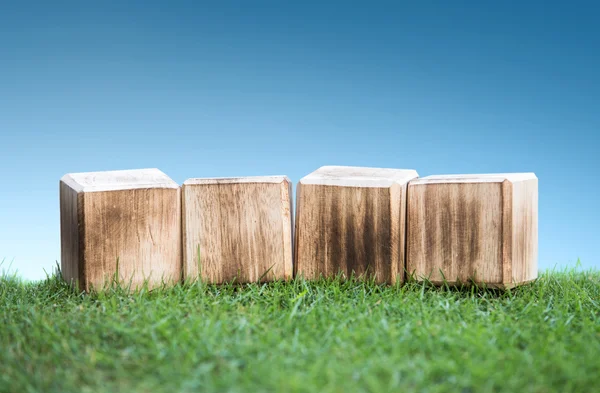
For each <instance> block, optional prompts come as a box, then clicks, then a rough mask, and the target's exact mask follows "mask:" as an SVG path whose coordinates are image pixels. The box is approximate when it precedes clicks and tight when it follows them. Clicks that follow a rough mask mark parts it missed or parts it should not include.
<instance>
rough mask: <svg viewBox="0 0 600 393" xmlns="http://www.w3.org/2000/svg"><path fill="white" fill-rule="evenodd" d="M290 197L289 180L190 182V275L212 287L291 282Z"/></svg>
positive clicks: (186, 218) (186, 229) (186, 240)
mask: <svg viewBox="0 0 600 393" xmlns="http://www.w3.org/2000/svg"><path fill="white" fill-rule="evenodd" d="M290 195H291V182H290V181H289V179H288V178H287V177H285V176H260V177H242V178H223V179H189V180H187V181H186V182H185V183H184V184H183V247H184V258H183V264H184V274H185V276H186V277H187V278H188V279H191V280H194V279H197V278H200V279H202V280H204V281H205V282H208V283H224V282H236V283H249V282H257V281H259V280H260V281H262V282H265V281H272V280H276V279H288V278H291V277H292V218H291V217H292V216H291V211H292V205H291V199H290Z"/></svg>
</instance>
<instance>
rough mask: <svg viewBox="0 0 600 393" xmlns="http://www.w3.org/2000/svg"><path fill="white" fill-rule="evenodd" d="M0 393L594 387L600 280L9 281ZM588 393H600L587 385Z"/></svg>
mask: <svg viewBox="0 0 600 393" xmlns="http://www.w3.org/2000/svg"><path fill="white" fill-rule="evenodd" d="M0 366H1V367H2V370H1V373H0V391H1V392H38V391H39V392H91V391H105V392H116V391H121V392H196V391H208V392H211V391H219V392H260V391H282V392H311V393H314V392H387V391H402V392H411V391H427V392H441V391H456V392H511V393H514V392H550V391H556V392H591V391H594V390H595V389H597V388H598V387H599V386H600V272H598V271H587V272H584V271H575V270H568V271H561V272H556V271H555V272H547V273H543V274H541V276H540V278H539V279H538V280H537V281H536V282H534V283H533V284H530V285H527V286H525V287H521V288H517V289H514V290H512V291H507V292H500V291H495V290H485V289H475V288H470V289H462V290H458V289H451V288H444V287H442V288H434V287H431V286H429V285H426V284H417V283H409V284H407V285H404V286H400V285H398V286H392V287H389V286H379V285H375V284H373V283H364V282H359V281H346V282H342V281H340V280H330V281H320V282H305V281H303V280H296V281H294V282H291V283H273V284H265V285H259V284H251V285H244V286H235V285H226V286H207V285H204V284H202V283H195V284H186V285H180V286H177V287H175V288H165V289H159V290H155V291H151V292H148V291H139V292H137V293H133V294H128V293H125V292H124V291H122V290H119V289H118V288H117V289H113V290H110V291H107V292H106V293H96V294H90V295H82V294H78V293H76V292H74V291H72V290H70V289H69V288H68V287H67V286H66V285H65V284H64V283H62V282H61V281H60V280H59V279H58V278H56V277H51V278H49V279H47V280H46V281H43V282H39V283H33V284H31V283H22V282H20V281H19V280H17V279H14V278H10V277H4V278H2V279H0ZM594 387H595V388H594Z"/></svg>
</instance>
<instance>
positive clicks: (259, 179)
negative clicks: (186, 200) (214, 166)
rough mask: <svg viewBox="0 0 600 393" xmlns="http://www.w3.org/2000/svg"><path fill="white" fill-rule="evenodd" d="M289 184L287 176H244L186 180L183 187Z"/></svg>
mask: <svg viewBox="0 0 600 393" xmlns="http://www.w3.org/2000/svg"><path fill="white" fill-rule="evenodd" d="M284 181H287V182H290V179H289V178H288V177H287V176H245V177H210V178H194V179H187V180H186V181H185V182H183V185H184V186H191V185H208V184H241V183H275V184H278V183H283V182H284Z"/></svg>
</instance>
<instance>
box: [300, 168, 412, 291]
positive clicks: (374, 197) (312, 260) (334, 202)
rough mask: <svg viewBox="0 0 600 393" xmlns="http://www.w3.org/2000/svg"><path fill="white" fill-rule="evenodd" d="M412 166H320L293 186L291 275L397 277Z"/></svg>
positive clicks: (400, 275) (384, 279)
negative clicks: (294, 195) (394, 167)
mask: <svg viewBox="0 0 600 393" xmlns="http://www.w3.org/2000/svg"><path fill="white" fill-rule="evenodd" d="M417 176H418V175H417V173H416V172H415V171H413V170H396V169H388V168H383V169H380V168H361V167H322V168H320V169H318V170H317V171H315V172H313V173H311V174H310V175H308V176H306V177H305V178H303V179H302V180H301V181H300V182H299V184H298V187H297V191H296V192H297V204H296V205H297V208H296V233H295V239H296V241H295V265H294V270H295V274H296V275H302V276H303V277H305V278H308V279H317V278H319V277H320V276H324V277H334V276H336V275H338V274H340V273H341V274H342V275H343V276H345V277H349V276H350V275H352V274H354V276H355V277H365V278H368V277H374V278H375V280H376V281H377V282H379V283H394V282H396V281H397V280H400V281H402V280H403V276H404V253H405V251H404V239H405V236H404V232H405V216H406V214H405V213H406V205H405V203H406V188H407V183H408V181H409V180H410V179H414V178H416V177H417Z"/></svg>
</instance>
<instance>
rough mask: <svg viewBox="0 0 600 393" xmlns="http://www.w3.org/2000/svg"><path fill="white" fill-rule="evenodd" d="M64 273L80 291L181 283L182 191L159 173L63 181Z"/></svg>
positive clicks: (86, 175)
mask: <svg viewBox="0 0 600 393" xmlns="http://www.w3.org/2000/svg"><path fill="white" fill-rule="evenodd" d="M60 227H61V251H62V252H61V269H62V274H63V277H64V278H65V279H66V280H67V281H69V282H72V283H75V284H78V286H79V288H80V289H81V290H86V291H87V290H89V289H90V288H91V287H92V286H93V287H94V288H97V289H100V288H101V287H103V286H104V284H105V283H107V282H109V281H110V280H114V278H115V273H116V272H117V261H118V277H119V281H120V284H121V285H123V286H129V285H131V288H136V287H139V286H140V285H141V284H142V283H143V282H144V280H147V281H148V285H149V287H150V288H152V287H156V286H157V285H160V284H161V283H162V282H163V281H164V282H166V283H173V282H176V281H179V280H180V279H181V265H182V255H181V191H180V187H179V185H177V183H175V182H174V181H173V180H171V179H170V178H169V177H168V176H167V175H165V174H164V173H162V172H161V171H159V170H158V169H140V170H128V171H109V172H90V173H72V174H67V175H65V176H64V177H63V178H62V179H61V180H60Z"/></svg>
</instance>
